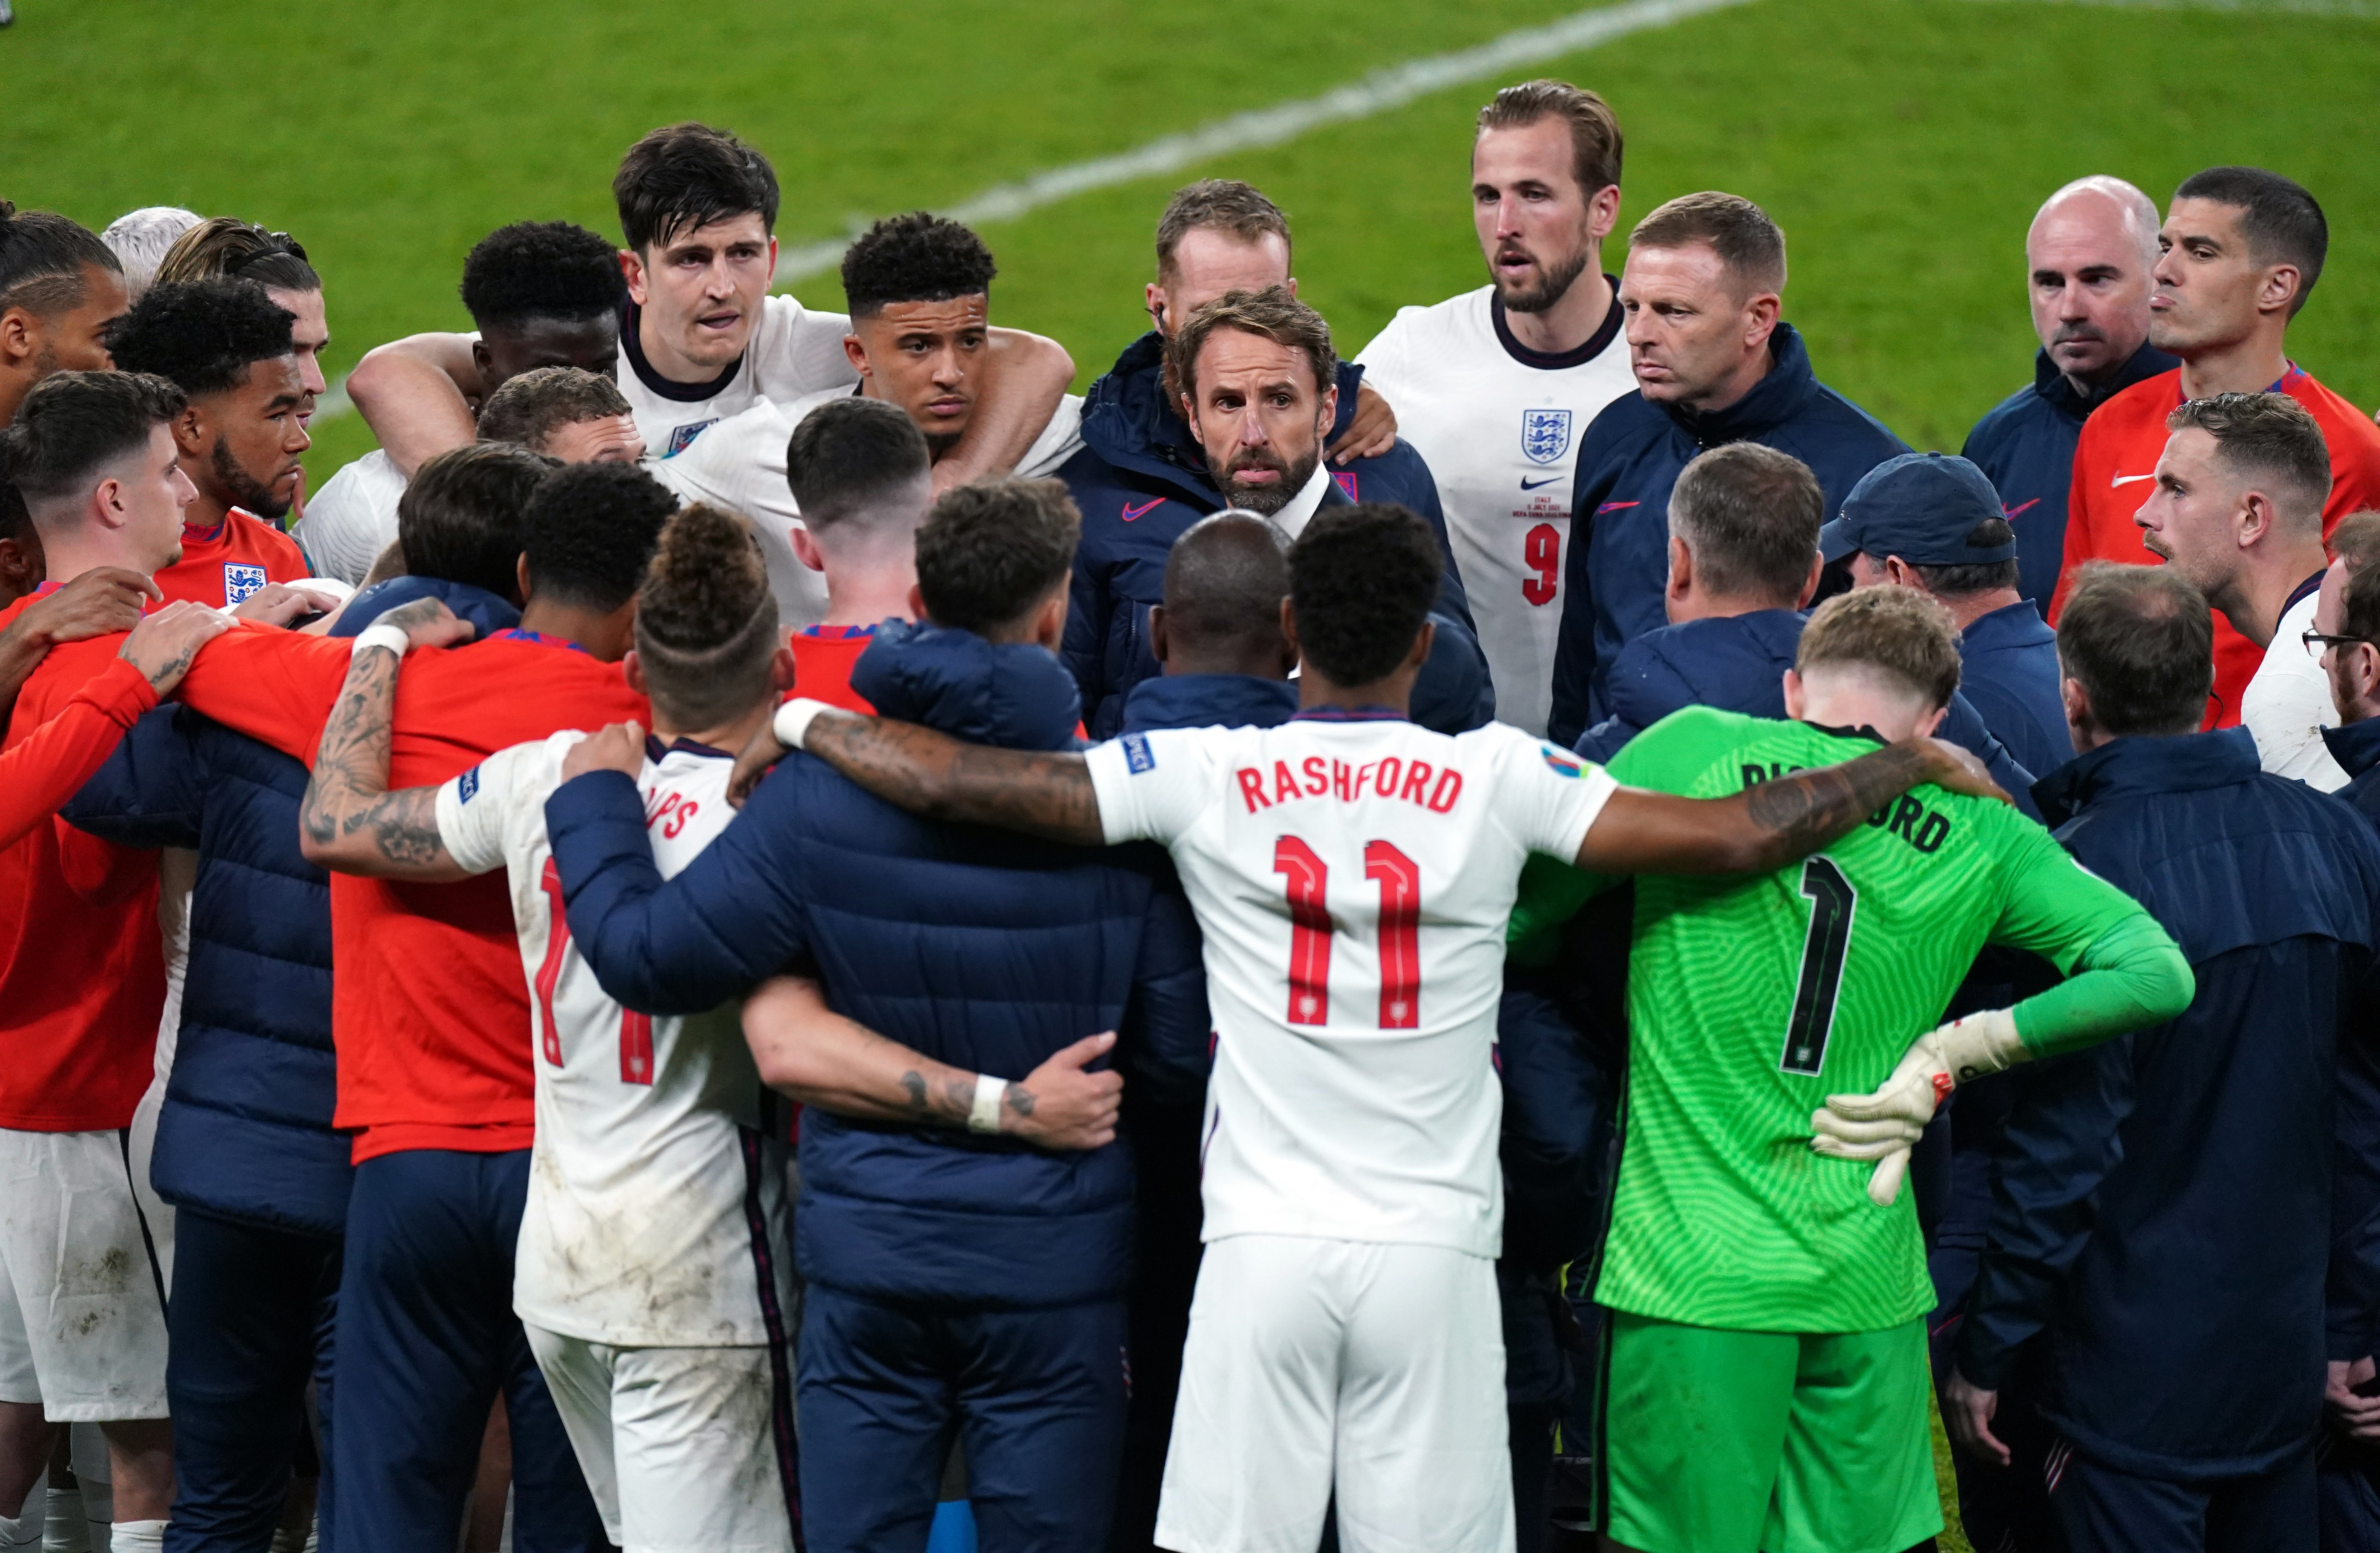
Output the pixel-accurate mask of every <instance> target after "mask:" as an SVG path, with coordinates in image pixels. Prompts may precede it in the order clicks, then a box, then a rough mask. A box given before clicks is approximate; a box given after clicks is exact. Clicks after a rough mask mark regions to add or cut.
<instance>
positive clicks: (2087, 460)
mask: <svg viewBox="0 0 2380 1553" xmlns="http://www.w3.org/2000/svg"><path fill="white" fill-rule="evenodd" d="M2329 245H2330V228H2329V226H2328V225H2327V223H2326V222H2325V220H2324V218H2323V214H2322V207H2321V206H2320V205H2318V204H2316V203H2315V202H2314V199H2313V195H2311V194H2309V193H2307V192H2306V191H2305V190H2303V189H2301V188H2300V187H2298V185H2296V184H2295V183H2292V182H2290V181H2289V179H2288V178H2285V177H2281V176H2280V175H2279V174H2278V173H2268V172H2266V171H2265V170H2264V169H2263V168H2261V167H2210V168H2208V169H2207V170H2206V171H2204V172H2203V173H2198V174H2194V175H2192V177H2189V178H2187V179H2185V180H2183V182H2182V185H2181V187H2180V189H2178V190H2174V196H2173V203H2172V204H2171V206H2169V207H2168V211H2167V214H2166V221H2165V228H2164V230H2162V231H2161V232H2159V233H2158V234H2157V247H2158V250H2159V258H2158V260H2157V263H2156V268H2155V272H2154V275H2155V283H2156V289H2155V292H2154V293H2152V294H2151V296H2150V298H2149V343H2150V344H2151V345H2153V346H2155V347H2156V348H2157V349H2160V350H2168V351H2171V352H2172V353H2173V354H2174V355H2176V356H2179V357H2180V358H2181V365H2180V367H2178V368H2176V369H2175V370H2173V371H2172V372H2168V373H2159V374H2158V375H2157V376H2155V377H2152V378H2147V379H2144V380H2143V381H2142V382H2140V383H2136V384H2134V385H2132V386H2131V387H2130V388H2127V389H2125V390H2124V391H2123V392H2122V393H2120V394H2119V395H2117V396H2116V397H2114V398H2112V399H2109V400H2108V401H2107V403H2106V404H2105V405H2103V406H2101V407H2100V409H2099V410H2097V411H2096V412H2095V414H2093V415H2092V417H2091V419H2090V420H2088V421H2086V422H2083V440H2082V443H2081V445H2080V446H2078V447H2077V448H2076V449H2075V453H2074V483H2073V487H2072V490H2071V492H2070V495H2069V497H2068V502H2067V523H2066V559H2065V564H2064V566H2063V567H2062V569H2060V572H2059V577H2058V593H2057V594H2056V596H2055V597H2053V598H2052V599H2051V600H2050V616H2049V618H2050V621H2051V623H2052V624H2055V623H2056V622H2057V619H2058V610H2059V609H2060V608H2061V607H2062V606H2063V605H2064V604H2065V601H2066V593H2067V590H2068V589H2069V588H2070V587H2071V586H2072V585H2073V581H2074V576H2075V572H2076V571H2077V569H2079V568H2080V567H2081V566H2082V564H2083V562H2085V561H2092V560H2103V561H2123V562H2127V563H2131V564H2135V565H2137V564H2141V563H2144V562H2149V561H2153V560H2155V556H2153V555H2151V554H2150V552H2149V551H2148V549H2147V548H2146V546H2144V545H2143V544H2142V543H2141V531H2140V529H2139V528H2138V527H2137V526H2135V524H2134V523H2133V521H2132V515H2133V514H2134V513H2136V512H2138V511H2139V510H2140V508H2141V504H2142V503H2143V501H2145V500H2146V499H2147V498H2148V496H2149V495H2150V491H2151V487H2152V486H2153V484H2154V483H2155V474H2156V466H2157V459H2158V457H2159V456H2160V455H2162V454H2163V453H2164V451H2165V446H2166V439H2167V437H2168V435H2170V433H2169V432H2168V430H2167V427H2166V419H2167V417H2168V416H2169V415H2171V414H2172V413H2173V412H2174V410H2177V409H2179V408H2180V406H2181V404H2182V403H2183V401H2185V400H2189V399H2204V398H2212V397H2214V396H2216V395H2217V394H2255V393H2266V392H2277V393H2282V394H2287V395H2289V397H2291V398H2293V399H2295V400H2297V401H2298V402H2299V403H2300V404H2301V405H2303V406H2305V408H2306V410H2308V412H2309V413H2311V414H2312V415H2313V418H2314V421H2315V422H2316V424H2318V425H2320V426H2321V428H2322V434H2323V440H2324V442H2325V444H2326V445H2327V446H2328V448H2329V451H2330V469H2331V483H2330V499H2329V501H2328V502H2327V503H2326V504H2325V506H2324V507H2323V532H2324V533H2325V536H2326V535H2327V534H2328V533H2329V532H2330V529H2331V527H2332V526H2333V525H2335V524H2336V523H2337V522H2338V520H2339V519H2340V518H2342V517H2344V516H2345V515H2347V514H2348V513H2350V512H2354V511H2358V510H2361V509H2362V508H2364V507H2380V427H2374V424H2373V423H2372V422H2371V420H2370V419H2369V418H2368V417H2366V416H2365V415H2364V414H2363V412H2362V411H2361V410H2357V409H2356V408H2355V407H2354V406H2353V405H2351V404H2349V403H2348V402H2347V401H2346V400H2345V399H2343V398H2340V397H2338V395H2337V394H2334V393H2332V392H2331V391H2330V390H2329V389H2327V388H2325V387H2324V386H2323V385H2321V384H2319V383H2317V382H2315V381H2314V380H2313V377H2312V376H2311V375H2310V374H2308V373H2306V372H2305V370H2304V369H2303V368H2301V367H2300V366H2298V365H2297V364H2296V363H2295V362H2293V361H2290V360H2289V356H2288V353H2287V350H2286V349H2285V345H2286V338H2285V336H2287V335H2288V333H2289V320H2290V319H2292V318H2294V317H2296V316H2297V312H2298V310H2299V309H2300V308H2301V307H2303V306H2304V305H2305V300H2306V297H2307V295H2308V294H2309V293H2311V292H2312V291H2313V284H2314V281H2315V280H2316V279H2317V278H2319V277H2320V276H2321V275H2322V263H2323V257H2324V254H2325V251H2327V250H2328V248H2329ZM2264 656H2265V654H2264V653H2263V651H2262V650H2261V649H2260V648H2258V647H2257V646H2256V645H2255V644H2254V643H2253V642H2250V641H2249V640H2248V639H2247V638H2245V637H2243V636H2241V635H2240V633H2239V632H2238V631H2237V630H2233V629H2232V627H2231V625H2230V623H2229V622H2228V621H2227V620H2224V619H2222V618H2217V619H2216V622H2215V697H2214V700H2213V702H2212V703H2211V704H2210V705H2209V706H2208V709H2207V717H2208V724H2209V726H2210V727H2219V728H2228V727H2230V726H2232V725H2233V724H2236V723H2237V722H2239V720H2240V695H2241V693H2242V692H2243V691H2245V690H2246V689H2247V686H2248V681H2249V680H2250V679H2252V678H2253V677H2254V675H2255V672H2256V669H2257V666H2259V665H2260V664H2261V663H2262V662H2263V661H2264Z"/></svg>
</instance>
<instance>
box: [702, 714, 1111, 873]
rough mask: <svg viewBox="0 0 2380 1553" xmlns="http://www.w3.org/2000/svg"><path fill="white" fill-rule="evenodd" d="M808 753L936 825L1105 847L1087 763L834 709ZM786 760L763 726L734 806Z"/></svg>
mask: <svg viewBox="0 0 2380 1553" xmlns="http://www.w3.org/2000/svg"><path fill="white" fill-rule="evenodd" d="M788 704H789V706H790V705H791V704H793V703H788ZM811 704H815V703H811ZM780 715H781V716H782V714H780ZM802 748H803V749H804V750H806V751H807V752H809V753H811V754H813V755H816V756H818V757H819V759H820V760H822V761H824V762H826V763H827V764H829V765H831V766H832V767H834V768H835V769H836V770H837V771H840V772H842V773H843V774H844V776H848V777H850V778H851V779H852V780H853V781H855V782H856V783H858V784H859V785H860V786H861V787H863V788H866V789H868V791H869V792H872V793H874V794H875V795H876V796H877V797H879V798H880V799H882V800H884V801H886V802H887V803H894V804H898V805H900V806H901V807H902V808H904V809H906V810H908V811H909V812H910V813H914V814H923V815H925V816H926V817H927V818H928V819H929V820H957V821H961V822H964V823H966V824H971V825H998V826H1000V827H1001V828H1002V830H1021V831H1023V832H1024V833H1025V834H1026V835H1027V836H1041V837H1047V838H1049V839H1050V840H1052V841H1071V842H1073V843H1075V845H1077V846H1082V847H1097V846H1100V845H1102V844H1104V843H1105V842H1106V840H1107V833H1106V832H1105V831H1103V830H1101V829H1100V828H1099V797H1098V795H1097V794H1096V793H1095V792H1094V791H1093V790H1092V789H1091V772H1090V767H1088V766H1087V765H1085V764H1083V757H1082V756H1080V755H1074V754H1034V753H1030V752H1026V751H1022V750H992V749H986V748H985V747H984V746H982V745H979V744H964V743H961V742H960V741H959V740H955V739H951V738H948V737H946V736H944V735H942V734H939V733H936V732H934V731H933V730H932V729H931V728H919V727H917V725H916V724H914V723H895V722H889V721H887V720H886V719H884V718H882V717H861V716H856V715H853V714H851V713H849V712H837V711H834V710H832V709H822V710H820V711H819V713H818V714H817V715H816V716H814V717H812V718H811V719H810V720H809V722H808V725H807V733H806V734H805V735H804V736H803V738H802ZM785 752H786V746H785V745H784V744H783V743H781V742H780V741H779V740H778V738H777V734H776V727H775V725H774V724H773V723H771V724H763V725H762V726H761V728H760V731H759V732H758V733H756V734H754V735H753V736H752V741H751V742H750V743H749V744H747V745H746V746H745V747H744V752H743V753H741V754H739V755H737V756H736V757H735V776H733V778H732V779H731V781H730V784H729V787H728V796H729V798H731V799H732V800H733V801H735V802H736V803H739V804H740V803H742V802H743V801H744V800H745V799H746V798H747V796H749V795H750V793H751V790H752V785H753V783H755V782H757V781H759V779H760V774H761V773H762V772H763V771H765V770H767V769H768V768H769V767H770V766H771V765H773V764H776V762H778V761H779V760H781V759H783V756H784V754H785Z"/></svg>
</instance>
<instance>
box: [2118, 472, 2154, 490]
mask: <svg viewBox="0 0 2380 1553" xmlns="http://www.w3.org/2000/svg"><path fill="white" fill-rule="evenodd" d="M2155 478H2156V475H2155V472H2154V471H2152V472H2151V473H2148V474H2118V475H2111V476H2109V477H2108V480H2107V484H2108V485H2109V487H2111V488H2112V487H2114V486H2118V485H2130V484H2131V483H2132V482H2134V481H2136V480H2155Z"/></svg>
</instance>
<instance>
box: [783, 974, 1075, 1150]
mask: <svg viewBox="0 0 2380 1553" xmlns="http://www.w3.org/2000/svg"><path fill="white" fill-rule="evenodd" d="M744 1039H745V1041H746V1042H747V1044H748V1045H749V1046H751V1048H752V1059H753V1061H754V1062H755V1063H756V1064H758V1065H759V1070H760V1080H761V1082H764V1083H766V1084H767V1085H769V1087H770V1088H771V1089H774V1090H776V1091H778V1092H779V1093H780V1094H785V1095H787V1096H790V1097H791V1098H793V1099H795V1100H798V1101H800V1102H801V1103H802V1104H803V1105H805V1106H816V1107H819V1108H820V1110H826V1111H832V1112H833V1113H834V1114H835V1115H837V1116H846V1117H856V1118H858V1119H861V1120H865V1121H892V1122H907V1123H911V1124H914V1125H921V1126H926V1127H952V1128H959V1129H962V1130H964V1129H965V1127H966V1125H967V1119H968V1117H969V1116H970V1115H971V1114H972V1113H973V1111H974V1109H975V1092H976V1075H975V1074H973V1073H970V1072H968V1071H966V1070H965V1069H961V1068H953V1067H951V1066H950V1065H949V1064H947V1063H941V1062H936V1061H935V1060H934V1059H933V1058H929V1057H925V1056H922V1055H921V1054H919V1053H917V1052H914V1051H912V1050H910V1049H909V1048H908V1047H907V1046H903V1045H901V1044H900V1043H899V1042H897V1041H891V1040H887V1039H886V1038H885V1037H883V1036H881V1035H879V1034H878V1033H876V1032H874V1031H873V1030H870V1029H868V1027H867V1026H866V1025H864V1024H860V1023H858V1022H856V1021H852V1020H848V1019H845V1018H844V1017H843V1016H842V1015H841V1014H838V1013H836V1012H834V1011H833V1010H832V1009H829V1008H828V1007H827V1006H826V998H825V997H824V996H823V995H822V994H821V993H820V988H819V984H818V983H816V982H814V981H811V980H809V979H808V978H807V977H803V976H775V977H771V979H770V980H768V981H766V982H763V983H761V984H760V985H759V987H758V988H757V989H755V990H754V992H753V994H752V996H751V997H750V999H749V1000H748V1001H747V1002H746V1003H745V1005H744ZM1114 1045H1115V1032H1113V1031H1109V1032H1107V1033H1103V1034H1099V1035H1089V1036H1086V1037H1085V1038H1083V1039H1082V1040H1080V1041H1077V1042H1075V1044H1074V1045H1073V1046H1067V1047H1066V1048H1064V1049H1063V1050H1062V1051H1059V1052H1056V1053H1053V1054H1052V1055H1051V1056H1050V1058H1049V1059H1048V1060H1047V1061H1045V1062H1043V1063H1042V1064H1041V1066H1040V1067H1038V1068H1036V1069H1035V1070H1033V1071H1032V1072H1030V1073H1028V1074H1026V1076H1025V1078H1023V1079H1022V1080H1018V1081H1015V1082H1011V1083H1010V1084H1009V1085H1008V1088H1007V1090H1006V1091H1005V1092H1004V1093H1003V1094H1002V1095H1001V1104H1000V1131H1001V1135H1002V1136H1003V1137H1012V1138H1015V1139H1017V1140H1019V1141H1020V1142H1023V1143H1032V1144H1034V1145H1036V1146H1037V1147H1040V1148H1047V1149H1091V1148H1099V1147H1100V1146H1102V1145H1104V1144H1106V1143H1112V1142H1114V1141H1115V1132H1116V1114H1117V1107H1118V1105H1119V1101H1120V1097H1121V1096H1122V1094H1123V1075H1122V1074H1120V1073H1116V1072H1114V1071H1112V1070H1099V1071H1097V1072H1094V1071H1091V1070H1089V1068H1088V1067H1087V1064H1089V1063H1091V1062H1094V1061H1096V1060H1098V1059H1099V1058H1102V1057H1104V1056H1106V1055H1107V1053H1108V1050H1109V1048H1111V1046H1114Z"/></svg>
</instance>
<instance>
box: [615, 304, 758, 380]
mask: <svg viewBox="0 0 2380 1553" xmlns="http://www.w3.org/2000/svg"><path fill="white" fill-rule="evenodd" d="M763 305H766V304H765V303H764V304H763ZM644 311H645V310H644V309H642V308H640V307H638V306H637V304H636V303H634V302H627V301H624V302H622V303H621V304H620V353H621V354H622V355H624V356H625V357H626V358H627V359H628V369H629V370H630V371H631V372H633V373H636V374H637V382H638V383H641V384H643V385H645V387H646V388H647V389H648V390H649V391H650V392H651V393H653V394H655V395H657V396H658V397H662V398H664V399H674V400H675V401H676V402H678V403H679V404H700V403H702V402H703V401H704V400H706V399H715V398H717V397H719V396H720V395H722V394H723V393H725V392H727V390H728V388H729V387H730V386H731V385H734V383H735V374H736V373H740V372H742V371H743V370H744V355H745V352H746V351H748V350H749V349H751V348H750V347H749V346H748V345H747V347H746V348H745V351H739V352H738V353H737V354H736V357H735V360H734V361H730V362H728V363H727V366H726V368H725V369H724V370H723V371H722V372H721V373H720V374H719V375H718V376H717V377H714V378H712V379H710V381H709V382H707V383H680V382H678V381H677V380H676V379H674V378H668V377H663V376H662V374H661V370H660V369H659V368H657V367H655V366H654V365H653V364H652V363H651V362H650V361H647V360H645V341H644V336H643V334H642V333H641V331H640V329H639V324H641V322H642V320H643V318H644Z"/></svg>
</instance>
